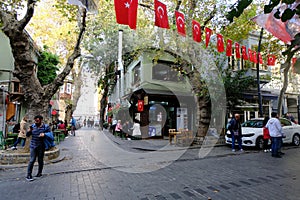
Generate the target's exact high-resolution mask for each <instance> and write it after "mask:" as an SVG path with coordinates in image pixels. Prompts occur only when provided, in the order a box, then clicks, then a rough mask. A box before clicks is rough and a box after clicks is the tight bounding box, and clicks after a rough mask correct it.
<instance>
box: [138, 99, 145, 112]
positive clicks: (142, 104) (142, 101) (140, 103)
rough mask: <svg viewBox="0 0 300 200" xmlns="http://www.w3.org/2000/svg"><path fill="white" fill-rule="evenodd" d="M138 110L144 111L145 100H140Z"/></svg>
mask: <svg viewBox="0 0 300 200" xmlns="http://www.w3.org/2000/svg"><path fill="white" fill-rule="evenodd" d="M137 110H138V112H143V111H144V100H138V106H137Z"/></svg>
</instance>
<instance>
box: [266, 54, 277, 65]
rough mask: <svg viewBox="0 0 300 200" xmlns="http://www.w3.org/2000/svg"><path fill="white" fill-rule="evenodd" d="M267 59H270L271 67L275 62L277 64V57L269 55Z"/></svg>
mask: <svg viewBox="0 0 300 200" xmlns="http://www.w3.org/2000/svg"><path fill="white" fill-rule="evenodd" d="M267 59H268V62H267V65H270V66H274V65H275V62H276V56H275V55H268V57H267Z"/></svg>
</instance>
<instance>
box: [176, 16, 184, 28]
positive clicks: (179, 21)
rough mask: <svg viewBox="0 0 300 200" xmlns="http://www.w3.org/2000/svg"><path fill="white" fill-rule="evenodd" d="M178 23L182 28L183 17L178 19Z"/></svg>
mask: <svg viewBox="0 0 300 200" xmlns="http://www.w3.org/2000/svg"><path fill="white" fill-rule="evenodd" d="M177 22H178V24H179V26H180V27H183V24H184V20H183V19H182V17H181V16H179V17H177Z"/></svg>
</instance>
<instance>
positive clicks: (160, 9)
mask: <svg viewBox="0 0 300 200" xmlns="http://www.w3.org/2000/svg"><path fill="white" fill-rule="evenodd" d="M157 12H158V13H159V17H160V18H161V19H162V18H163V16H164V15H165V12H164V9H163V8H162V7H161V6H158V8H157Z"/></svg>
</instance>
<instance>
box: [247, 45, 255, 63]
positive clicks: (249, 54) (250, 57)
mask: <svg viewBox="0 0 300 200" xmlns="http://www.w3.org/2000/svg"><path fill="white" fill-rule="evenodd" d="M248 56H249V61H250V62H254V59H253V54H252V50H251V49H250V48H248Z"/></svg>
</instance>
